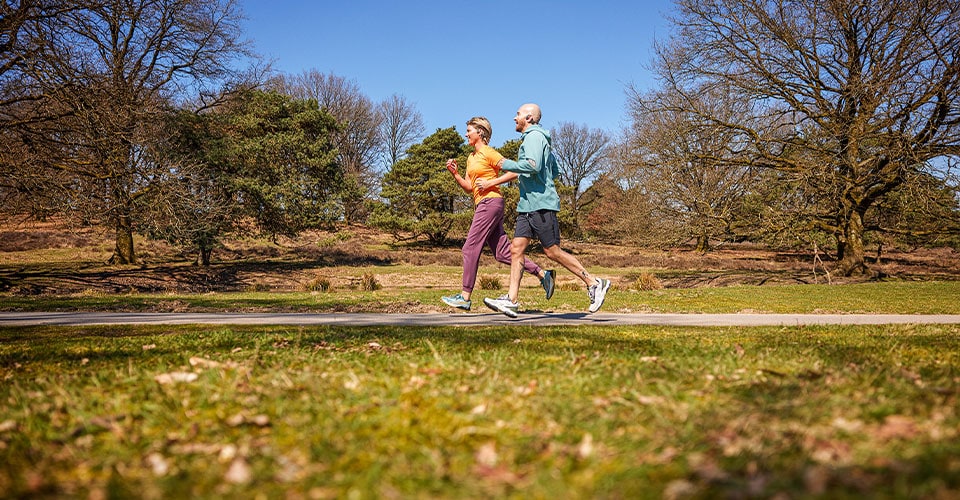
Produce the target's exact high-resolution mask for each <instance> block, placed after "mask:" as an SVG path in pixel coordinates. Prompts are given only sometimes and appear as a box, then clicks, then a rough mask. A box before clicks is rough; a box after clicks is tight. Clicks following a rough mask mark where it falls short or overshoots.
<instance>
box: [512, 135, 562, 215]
mask: <svg viewBox="0 0 960 500" xmlns="http://www.w3.org/2000/svg"><path fill="white" fill-rule="evenodd" d="M520 141H521V143H520V151H519V152H518V153H517V161H513V160H508V159H506V158H505V159H504V160H503V164H502V165H501V166H500V168H501V169H503V170H506V171H507V172H515V173H517V174H519V175H520V177H518V178H517V183H518V184H519V186H520V202H519V203H517V212H520V213H526V212H535V211H537V210H553V211H554V212H559V211H560V195H559V194H557V186H556V184H555V183H554V180H555V179H556V178H557V177H558V176H559V175H560V170H559V166H558V165H557V159H556V157H555V156H554V155H553V151H551V147H550V133H549V132H547V131H546V130H544V129H543V127H541V126H540V125H539V124H536V125H530V126H529V127H527V129H526V130H524V131H523V134H522V135H521V136H520Z"/></svg>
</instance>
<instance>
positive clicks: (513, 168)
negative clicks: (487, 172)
mask: <svg viewBox="0 0 960 500" xmlns="http://www.w3.org/2000/svg"><path fill="white" fill-rule="evenodd" d="M546 142H547V140H546V137H544V136H543V134H527V135H526V137H524V138H523V143H522V144H520V151H519V153H518V154H517V161H513V160H508V159H506V158H504V160H503V165H501V167H500V168H501V169H502V170H506V171H507V172H516V173H518V174H531V173H534V174H535V173H538V172H540V168H541V167H543V164H544V160H545V159H544V157H543V152H544V151H545V150H546Z"/></svg>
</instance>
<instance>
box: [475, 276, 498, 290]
mask: <svg viewBox="0 0 960 500" xmlns="http://www.w3.org/2000/svg"><path fill="white" fill-rule="evenodd" d="M502 286H503V285H502V284H501V283H500V278H497V277H496V276H481V277H480V289H481V290H500V289H501V288H502Z"/></svg>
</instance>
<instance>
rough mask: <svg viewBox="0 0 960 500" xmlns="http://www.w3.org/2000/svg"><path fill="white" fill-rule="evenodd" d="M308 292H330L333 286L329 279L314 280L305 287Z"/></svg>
mask: <svg viewBox="0 0 960 500" xmlns="http://www.w3.org/2000/svg"><path fill="white" fill-rule="evenodd" d="M304 288H305V289H306V291H308V292H329V291H330V288H331V285H330V280H328V279H327V278H314V279H312V280H310V281H309V282H307V284H306V285H304Z"/></svg>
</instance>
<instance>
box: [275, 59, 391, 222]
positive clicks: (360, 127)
mask: <svg viewBox="0 0 960 500" xmlns="http://www.w3.org/2000/svg"><path fill="white" fill-rule="evenodd" d="M282 89H283V91H284V92H286V93H288V94H289V95H291V96H293V97H296V98H298V99H314V100H316V101H317V102H318V103H319V104H320V108H321V109H323V110H325V111H326V112H328V113H330V114H331V115H332V116H333V117H334V118H335V119H336V120H337V122H338V123H339V125H340V126H339V128H338V130H337V132H336V137H335V141H336V146H337V151H338V153H337V155H338V161H339V162H340V164H341V165H343V167H344V169H345V171H346V175H347V177H346V182H347V185H346V188H345V189H344V190H343V191H342V192H341V193H340V198H341V202H342V204H343V215H344V218H345V220H346V221H347V222H348V223H349V222H362V221H363V219H364V218H365V217H366V202H367V200H368V199H370V198H371V197H372V196H373V195H374V194H375V191H376V186H377V183H378V182H379V176H378V174H377V169H376V166H377V155H378V153H379V151H380V149H381V144H382V140H381V137H380V127H381V123H382V120H383V117H382V116H381V115H380V114H379V113H378V112H377V108H376V106H375V105H374V104H373V101H371V100H370V98H369V97H367V96H366V95H365V94H364V93H363V92H361V90H360V87H359V86H358V85H357V84H356V82H354V81H351V80H348V79H346V78H344V77H342V76H338V75H334V74H329V73H321V72H319V71H317V70H308V71H304V72H303V73H302V74H300V75H296V76H292V77H284V79H283V82H282Z"/></svg>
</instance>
